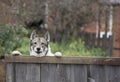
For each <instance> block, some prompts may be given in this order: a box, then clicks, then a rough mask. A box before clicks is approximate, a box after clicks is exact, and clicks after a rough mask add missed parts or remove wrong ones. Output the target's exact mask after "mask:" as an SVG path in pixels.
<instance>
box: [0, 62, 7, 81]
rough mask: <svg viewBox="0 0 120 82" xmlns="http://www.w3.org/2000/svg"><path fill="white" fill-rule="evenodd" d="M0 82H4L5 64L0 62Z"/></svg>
mask: <svg viewBox="0 0 120 82" xmlns="http://www.w3.org/2000/svg"><path fill="white" fill-rule="evenodd" d="M0 82H6V64H5V62H4V61H2V60H0Z"/></svg>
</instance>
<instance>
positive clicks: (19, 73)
mask: <svg viewBox="0 0 120 82" xmlns="http://www.w3.org/2000/svg"><path fill="white" fill-rule="evenodd" d="M14 72H15V77H14V78H15V82H26V74H27V65H26V64H16V65H15V71H14Z"/></svg>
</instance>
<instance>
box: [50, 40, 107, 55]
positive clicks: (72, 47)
mask: <svg viewBox="0 0 120 82" xmlns="http://www.w3.org/2000/svg"><path fill="white" fill-rule="evenodd" d="M51 49H52V51H53V52H54V53H55V52H57V51H61V52H62V53H63V55H64V56H104V57H105V56H107V53H106V52H104V51H102V49H100V48H88V47H86V46H85V45H84V41H82V40H81V39H80V40H72V41H70V42H69V43H68V44H64V43H61V44H58V43H51Z"/></svg>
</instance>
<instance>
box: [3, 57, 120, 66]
mask: <svg viewBox="0 0 120 82" xmlns="http://www.w3.org/2000/svg"><path fill="white" fill-rule="evenodd" d="M5 62H7V63H57V64H96V65H120V58H99V57H75V56H73V57H65V56H63V57H48V56H47V57H33V56H5Z"/></svg>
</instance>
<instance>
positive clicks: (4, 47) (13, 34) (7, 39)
mask: <svg viewBox="0 0 120 82" xmlns="http://www.w3.org/2000/svg"><path fill="white" fill-rule="evenodd" d="M27 34H28V31H27V30H25V29H24V28H23V27H22V26H16V25H10V24H6V25H0V54H1V55H3V54H10V53H11V52H12V51H13V50H15V49H16V48H18V47H21V43H22V38H23V37H25V36H26V35H27Z"/></svg>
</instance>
